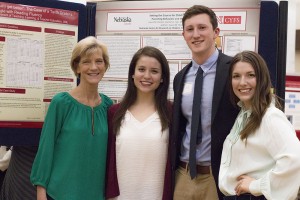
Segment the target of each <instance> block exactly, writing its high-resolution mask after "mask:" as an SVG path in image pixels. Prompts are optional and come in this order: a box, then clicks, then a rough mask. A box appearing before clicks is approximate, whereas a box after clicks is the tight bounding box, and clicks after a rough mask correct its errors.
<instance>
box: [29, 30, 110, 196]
mask: <svg viewBox="0 0 300 200" xmlns="http://www.w3.org/2000/svg"><path fill="white" fill-rule="evenodd" d="M71 67H72V70H73V71H74V73H75V75H76V76H77V77H78V78H79V79H80V83H79V85H78V86H77V87H76V88H74V89H72V90H71V91H69V92H62V93H58V94H56V95H55V96H54V97H53V99H52V101H51V103H50V106H49V109H48V112H47V115H46V118H45V122H44V126H43V129H42V134H41V138H40V143H39V149H38V153H37V155H36V158H35V161H34V163H33V166H32V172H31V177H30V179H31V182H32V183H33V184H34V185H36V186H37V199H38V200H46V199H48V200H49V199H56V200H77V199H78V200H82V199H88V200H102V199H105V198H104V179H105V166H106V145H107V109H108V108H109V106H110V105H111V104H112V100H111V99H109V98H108V97H107V96H105V95H104V94H102V93H98V84H99V82H100V80H101V79H102V77H103V75H104V73H105V72H106V70H107V69H108V67H109V57H108V52H107V48H106V46H105V45H103V44H102V43H100V42H99V41H98V40H97V39H96V38H95V37H92V36H89V37H87V38H85V39H83V40H81V41H80V42H78V43H77V45H76V46H75V48H74V50H73V53H72V58H71Z"/></svg>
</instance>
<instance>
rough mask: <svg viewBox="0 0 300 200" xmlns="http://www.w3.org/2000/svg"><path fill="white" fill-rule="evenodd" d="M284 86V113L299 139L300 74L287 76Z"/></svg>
mask: <svg viewBox="0 0 300 200" xmlns="http://www.w3.org/2000/svg"><path fill="white" fill-rule="evenodd" d="M285 86H286V90H285V114H286V115H287V117H288V119H289V120H290V122H291V123H292V124H293V126H294V128H295V129H296V133H297V136H298V138H299V139H300V76H290V75H289V76H287V77H286V83H285Z"/></svg>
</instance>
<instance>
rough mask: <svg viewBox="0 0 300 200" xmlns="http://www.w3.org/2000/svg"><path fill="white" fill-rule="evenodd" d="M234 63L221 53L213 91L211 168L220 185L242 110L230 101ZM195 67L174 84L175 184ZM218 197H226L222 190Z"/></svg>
mask: <svg viewBox="0 0 300 200" xmlns="http://www.w3.org/2000/svg"><path fill="white" fill-rule="evenodd" d="M231 59H232V58H231V57H229V56H227V55H225V54H223V53H221V52H220V53H219V57H218V60H217V68H216V78H215V84H214V91H213V100H212V115H211V122H212V126H211V167H212V173H213V176H214V178H215V181H216V184H218V175H219V168H220V162H221V154H222V147H223V142H224V140H225V138H226V136H227V135H228V134H229V132H230V130H231V128H232V126H233V123H234V121H235V118H236V116H237V114H238V111H239V110H238V108H237V107H236V106H234V105H233V104H232V103H231V102H230V99H229V84H228V75H229V66H230V62H231ZM191 66H192V62H190V63H189V64H188V65H187V66H185V67H184V68H183V69H182V70H181V71H179V72H178V73H177V74H176V76H175V78H174V83H173V88H174V103H173V134H172V138H171V152H172V153H171V165H172V172H173V174H172V178H173V181H172V182H173V183H175V181H174V179H175V171H176V169H177V168H178V163H179V156H180V147H181V143H182V137H183V135H184V133H185V128H186V119H185V118H184V116H183V115H182V112H181V98H182V91H183V86H184V77H185V75H186V73H187V72H188V69H189V68H190V67H191ZM173 188H174V185H173ZM217 188H218V187H217ZM218 193H219V197H220V199H221V197H222V194H221V192H220V191H219V189H218Z"/></svg>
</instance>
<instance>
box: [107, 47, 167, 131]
mask: <svg viewBox="0 0 300 200" xmlns="http://www.w3.org/2000/svg"><path fill="white" fill-rule="evenodd" d="M142 56H149V57H152V58H155V59H156V60H157V61H158V62H159V63H160V65H161V70H162V75H161V78H162V79H163V82H162V83H161V84H160V85H159V87H158V88H157V89H156V91H155V106H156V109H157V112H158V115H159V118H160V123H161V127H162V131H163V130H165V129H166V128H168V126H169V124H170V112H171V111H170V110H169V108H170V106H168V100H167V98H168V89H169V83H170V69H169V64H168V61H167V59H166V57H165V56H164V54H163V53H162V52H161V51H160V50H159V49H157V48H155V47H151V46H146V47H144V48H141V49H139V50H138V51H137V52H136V53H135V54H134V56H133V57H132V60H131V62H130V65H129V71H128V84H127V90H126V93H125V95H124V97H123V99H122V101H121V103H120V107H119V109H118V110H117V111H116V113H115V114H114V117H113V124H114V128H113V131H114V133H115V134H118V132H119V130H120V127H121V123H122V120H123V119H124V116H125V113H126V111H127V110H128V108H130V106H132V105H133V104H134V103H135V101H136V98H137V88H136V86H135V85H134V81H133V78H132V75H133V74H134V71H135V67H136V64H137V62H138V60H139V59H140V58H141V57H142Z"/></svg>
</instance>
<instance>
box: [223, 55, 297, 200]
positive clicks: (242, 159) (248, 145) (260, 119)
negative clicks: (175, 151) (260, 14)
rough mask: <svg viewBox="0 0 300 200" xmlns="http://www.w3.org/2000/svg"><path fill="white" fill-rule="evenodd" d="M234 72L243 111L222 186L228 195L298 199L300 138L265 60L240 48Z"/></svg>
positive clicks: (226, 152)
mask: <svg viewBox="0 0 300 200" xmlns="http://www.w3.org/2000/svg"><path fill="white" fill-rule="evenodd" d="M229 77H230V82H231V85H232V87H231V93H232V97H234V99H235V100H234V101H235V103H237V104H238V106H240V107H241V111H240V113H239V115H238V116H237V119H236V121H235V123H234V125H233V127H232V129H231V131H230V134H229V135H228V136H227V138H226V140H225V141H224V145H223V151H222V159H221V167H220V173H219V188H220V190H221V192H222V193H223V194H225V195H226V196H225V197H224V200H231V199H236V200H239V199H252V200H263V199H268V200H295V199H296V196H297V193H298V189H299V186H300V142H299V140H298V138H297V137H296V133H295V130H294V128H293V126H292V124H291V123H290V122H289V121H288V119H287V117H286V116H285V114H284V113H283V112H282V111H281V110H280V109H278V108H277V107H276V106H279V104H278V103H277V101H276V96H275V95H273V94H272V92H271V79H270V75H269V71H268V67H267V65H266V63H265V61H264V60H263V58H262V57H261V56H260V55H259V54H257V53H255V52H252V51H244V52H241V53H238V54H237V55H236V56H235V57H234V58H233V60H232V63H231V68H230V76H229Z"/></svg>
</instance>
